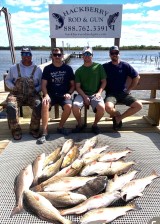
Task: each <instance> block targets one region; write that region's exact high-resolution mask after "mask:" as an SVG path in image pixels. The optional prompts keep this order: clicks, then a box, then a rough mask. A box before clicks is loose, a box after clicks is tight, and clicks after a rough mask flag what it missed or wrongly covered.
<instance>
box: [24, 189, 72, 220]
mask: <svg viewBox="0 0 160 224" xmlns="http://www.w3.org/2000/svg"><path fill="white" fill-rule="evenodd" d="M24 204H25V206H26V209H27V210H29V211H31V212H33V213H34V214H36V215H37V216H38V217H39V218H40V219H42V220H46V221H50V222H52V223H55V221H59V222H60V223H63V224H72V221H70V220H68V219H66V218H64V217H63V216H62V215H61V214H60V212H59V211H58V210H57V209H56V208H55V207H54V206H53V205H52V204H51V202H50V201H49V200H48V199H46V198H45V197H43V196H42V195H40V194H38V193H37V192H33V191H31V190H26V191H24Z"/></svg>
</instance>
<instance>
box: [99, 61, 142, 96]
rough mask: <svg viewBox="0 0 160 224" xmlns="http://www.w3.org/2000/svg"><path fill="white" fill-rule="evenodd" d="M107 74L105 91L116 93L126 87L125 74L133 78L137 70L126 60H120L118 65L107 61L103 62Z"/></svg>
mask: <svg viewBox="0 0 160 224" xmlns="http://www.w3.org/2000/svg"><path fill="white" fill-rule="evenodd" d="M103 67H104V70H105V72H106V74H107V85H106V93H112V94H117V93H121V92H123V91H124V90H125V89H126V80H127V76H129V77H131V78H132V79H134V78H135V77H137V76H138V72H137V71H136V70H135V69H134V68H133V67H132V66H131V65H130V64H128V63H127V62H124V61H120V63H119V64H118V65H114V64H112V62H111V61H110V62H108V63H105V64H103Z"/></svg>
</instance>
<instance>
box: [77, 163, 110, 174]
mask: <svg viewBox="0 0 160 224" xmlns="http://www.w3.org/2000/svg"><path fill="white" fill-rule="evenodd" d="M110 166H111V163H110V162H108V163H107V162H97V161H93V162H91V163H89V164H86V165H85V166H84V167H83V168H82V170H81V171H80V173H79V175H80V176H83V177H86V176H91V175H95V174H98V175H105V173H106V171H107V170H108V169H109V168H110Z"/></svg>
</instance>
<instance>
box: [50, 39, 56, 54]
mask: <svg viewBox="0 0 160 224" xmlns="http://www.w3.org/2000/svg"><path fill="white" fill-rule="evenodd" d="M55 47H56V38H51V51H52V50H53V48H55Z"/></svg>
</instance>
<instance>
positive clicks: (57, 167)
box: [38, 156, 64, 183]
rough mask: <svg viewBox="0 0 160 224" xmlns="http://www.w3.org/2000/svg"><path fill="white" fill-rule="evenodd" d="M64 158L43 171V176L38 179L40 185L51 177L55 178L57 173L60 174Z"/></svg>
mask: <svg viewBox="0 0 160 224" xmlns="http://www.w3.org/2000/svg"><path fill="white" fill-rule="evenodd" d="M63 158H64V157H63V156H61V157H60V158H59V159H58V160H57V161H56V162H55V163H53V164H51V165H48V166H46V167H45V168H44V170H43V171H42V175H41V176H40V177H39V179H38V183H41V182H43V181H45V180H47V179H49V178H50V177H52V176H54V175H55V174H56V173H57V172H59V170H60V167H61V165H62V161H63Z"/></svg>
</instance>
